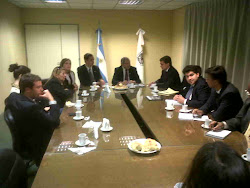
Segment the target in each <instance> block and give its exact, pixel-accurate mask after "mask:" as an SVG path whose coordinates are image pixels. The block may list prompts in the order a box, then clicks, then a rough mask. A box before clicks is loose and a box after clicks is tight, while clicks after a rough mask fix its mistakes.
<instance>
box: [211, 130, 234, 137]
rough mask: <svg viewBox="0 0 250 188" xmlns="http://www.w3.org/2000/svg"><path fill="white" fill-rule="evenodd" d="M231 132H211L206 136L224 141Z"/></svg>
mask: <svg viewBox="0 0 250 188" xmlns="http://www.w3.org/2000/svg"><path fill="white" fill-rule="evenodd" d="M230 133H231V131H228V130H222V131H209V132H207V133H206V136H211V137H214V138H219V139H224V138H226V137H227V135H229V134H230Z"/></svg>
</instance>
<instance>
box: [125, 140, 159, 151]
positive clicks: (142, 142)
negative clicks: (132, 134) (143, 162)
mask: <svg viewBox="0 0 250 188" xmlns="http://www.w3.org/2000/svg"><path fill="white" fill-rule="evenodd" d="M145 140H147V139H146V138H140V139H136V140H133V141H131V142H130V143H129V144H128V149H129V150H131V151H133V152H135V153H140V154H150V153H155V152H157V151H160V150H161V144H160V143H159V142H157V141H156V143H157V146H158V147H159V150H154V151H148V152H141V151H136V150H133V149H132V147H131V145H132V144H133V143H134V142H139V143H141V144H144V142H145Z"/></svg>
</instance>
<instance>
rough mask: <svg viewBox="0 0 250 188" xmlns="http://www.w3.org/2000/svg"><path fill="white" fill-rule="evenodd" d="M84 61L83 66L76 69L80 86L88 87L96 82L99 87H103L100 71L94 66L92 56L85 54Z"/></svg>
mask: <svg viewBox="0 0 250 188" xmlns="http://www.w3.org/2000/svg"><path fill="white" fill-rule="evenodd" d="M84 61H85V64H84V65H82V66H80V67H78V68H77V73H78V78H79V80H80V83H81V86H90V85H92V83H93V82H97V84H98V85H100V86H102V85H104V84H105V81H104V80H103V79H102V76H101V72H100V69H99V67H97V66H96V65H94V56H93V55H92V54H89V53H86V54H85V55H84Z"/></svg>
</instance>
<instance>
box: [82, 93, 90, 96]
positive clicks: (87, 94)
mask: <svg viewBox="0 0 250 188" xmlns="http://www.w3.org/2000/svg"><path fill="white" fill-rule="evenodd" d="M81 96H83V97H87V96H89V93H86V94H81Z"/></svg>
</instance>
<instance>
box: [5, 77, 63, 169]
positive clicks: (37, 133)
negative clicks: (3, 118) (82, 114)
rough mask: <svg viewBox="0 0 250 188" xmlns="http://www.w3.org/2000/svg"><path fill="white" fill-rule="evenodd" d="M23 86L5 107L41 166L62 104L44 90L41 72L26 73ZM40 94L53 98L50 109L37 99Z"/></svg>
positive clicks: (24, 144)
mask: <svg viewBox="0 0 250 188" xmlns="http://www.w3.org/2000/svg"><path fill="white" fill-rule="evenodd" d="M19 87H20V91H21V93H20V94H18V93H11V94H10V96H9V97H8V98H6V100H5V104H6V107H5V108H6V109H10V111H11V112H12V114H13V117H14V120H15V125H16V129H17V133H18V135H19V137H20V138H21V142H22V143H20V145H21V146H22V147H23V149H22V150H24V151H28V153H29V154H30V155H31V157H32V159H33V160H35V162H36V164H37V165H38V166H39V164H40V162H41V160H42V157H43V154H44V153H45V151H46V148H47V145H48V143H49V141H50V138H51V135H52V133H53V131H54V128H56V127H57V126H58V125H59V124H60V120H59V116H60V112H59V106H58V105H57V104H56V101H55V100H54V98H53V96H52V95H51V94H50V92H49V91H48V90H43V87H42V82H41V78H40V77H39V76H37V75H33V74H25V75H23V76H22V78H21V80H20V82H19ZM38 97H42V98H45V99H47V100H49V105H50V110H49V112H46V111H44V107H43V106H40V105H39V104H38V103H36V102H35V101H34V100H35V99H37V98H38Z"/></svg>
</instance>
